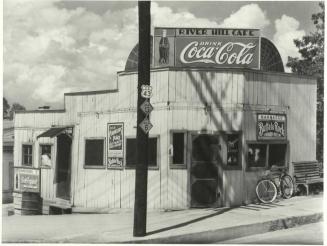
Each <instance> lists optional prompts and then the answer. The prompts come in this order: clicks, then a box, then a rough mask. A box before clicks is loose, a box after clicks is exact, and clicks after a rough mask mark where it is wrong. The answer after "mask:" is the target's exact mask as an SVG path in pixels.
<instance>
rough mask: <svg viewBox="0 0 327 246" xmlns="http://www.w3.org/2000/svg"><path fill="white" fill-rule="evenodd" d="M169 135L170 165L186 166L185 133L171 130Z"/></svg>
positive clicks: (175, 166)
mask: <svg viewBox="0 0 327 246" xmlns="http://www.w3.org/2000/svg"><path fill="white" fill-rule="evenodd" d="M171 137H172V140H171V144H172V149H171V150H170V151H171V152H170V156H171V159H170V167H171V168H186V133H185V132H173V133H172V134H171Z"/></svg>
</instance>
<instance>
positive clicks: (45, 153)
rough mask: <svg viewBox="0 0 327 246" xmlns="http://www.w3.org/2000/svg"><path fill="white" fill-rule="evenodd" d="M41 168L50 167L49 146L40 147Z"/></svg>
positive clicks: (42, 145)
mask: <svg viewBox="0 0 327 246" xmlns="http://www.w3.org/2000/svg"><path fill="white" fill-rule="evenodd" d="M40 159H41V162H40V163H41V166H43V167H51V144H41V145H40Z"/></svg>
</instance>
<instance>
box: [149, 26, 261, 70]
mask: <svg viewBox="0 0 327 246" xmlns="http://www.w3.org/2000/svg"><path fill="white" fill-rule="evenodd" d="M154 56H155V57H154V65H155V66H159V67H160V66H175V67H225V68H227V67H234V68H235V67H246V68H253V69H259V68H260V60H259V58H260V32H259V30H258V29H226V28H155V38H154Z"/></svg>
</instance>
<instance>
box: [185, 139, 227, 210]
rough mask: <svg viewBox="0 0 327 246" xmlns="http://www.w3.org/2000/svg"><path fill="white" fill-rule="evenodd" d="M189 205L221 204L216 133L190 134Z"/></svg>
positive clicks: (207, 205)
mask: <svg viewBox="0 0 327 246" xmlns="http://www.w3.org/2000/svg"><path fill="white" fill-rule="evenodd" d="M191 146H192V148H191V158H190V162H191V163H190V164H191V165H190V170H189V171H190V197H191V207H217V206H219V205H220V204H221V201H220V199H221V195H220V192H221V187H220V186H221V183H222V182H220V181H219V173H218V172H219V170H220V168H219V164H220V163H219V160H220V159H219V151H220V145H219V137H218V135H209V134H198V135H191Z"/></svg>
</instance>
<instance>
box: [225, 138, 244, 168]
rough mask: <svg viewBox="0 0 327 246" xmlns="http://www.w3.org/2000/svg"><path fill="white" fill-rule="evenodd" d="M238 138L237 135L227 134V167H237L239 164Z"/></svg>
mask: <svg viewBox="0 0 327 246" xmlns="http://www.w3.org/2000/svg"><path fill="white" fill-rule="evenodd" d="M240 149H241V148H240V137H239V134H238V133H231V134H227V166H228V167H237V166H239V164H240V160H239V159H240Z"/></svg>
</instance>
